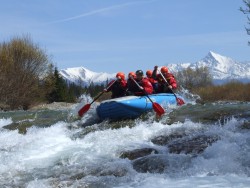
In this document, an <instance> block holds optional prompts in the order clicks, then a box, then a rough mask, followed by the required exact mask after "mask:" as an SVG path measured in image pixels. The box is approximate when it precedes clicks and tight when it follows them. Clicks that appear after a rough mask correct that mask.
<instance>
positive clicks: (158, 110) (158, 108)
mask: <svg viewBox="0 0 250 188" xmlns="http://www.w3.org/2000/svg"><path fill="white" fill-rule="evenodd" d="M130 78H131V79H132V80H133V81H134V83H135V84H136V85H137V86H138V87H139V88H141V86H140V85H139V84H138V83H137V82H136V81H135V79H134V78H133V77H132V76H130ZM143 91H144V93H145V95H146V96H147V98H148V99H149V100H150V102H151V103H152V105H153V109H154V111H155V112H156V113H157V115H158V116H162V115H163V114H164V113H165V110H164V109H163V108H162V107H161V105H159V104H158V103H156V102H153V101H152V99H150V97H149V96H148V93H147V92H146V91H145V90H144V89H143Z"/></svg>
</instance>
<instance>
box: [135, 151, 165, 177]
mask: <svg viewBox="0 0 250 188" xmlns="http://www.w3.org/2000/svg"><path fill="white" fill-rule="evenodd" d="M168 166H169V163H168V160H166V156H165V155H150V156H146V157H142V158H139V159H137V160H135V161H133V168H134V169H135V170H136V171H137V172H141V173H148V172H149V173H163V172H164V170H165V169H166V168H167V167H168Z"/></svg>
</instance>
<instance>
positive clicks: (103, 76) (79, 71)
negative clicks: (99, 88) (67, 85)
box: [59, 67, 116, 86]
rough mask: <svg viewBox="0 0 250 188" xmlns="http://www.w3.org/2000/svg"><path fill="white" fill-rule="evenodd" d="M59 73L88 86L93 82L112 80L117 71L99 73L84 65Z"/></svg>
mask: <svg viewBox="0 0 250 188" xmlns="http://www.w3.org/2000/svg"><path fill="white" fill-rule="evenodd" d="M59 73H60V74H61V75H62V77H63V78H64V79H65V80H67V81H69V82H74V83H76V84H79V85H82V86H86V85H87V86H88V85H89V84H90V83H91V82H93V83H95V84H103V83H106V82H107V80H109V81H110V80H111V79H114V78H115V75H116V74H115V73H114V74H108V73H103V72H101V73H97V72H93V71H90V70H88V69H86V68H84V67H75V68H67V69H63V70H61V71H60V72H59Z"/></svg>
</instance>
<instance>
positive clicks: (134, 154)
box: [120, 148, 159, 160]
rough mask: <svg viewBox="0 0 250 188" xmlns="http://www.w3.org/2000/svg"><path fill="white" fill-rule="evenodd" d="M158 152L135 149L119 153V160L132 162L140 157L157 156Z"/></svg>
mask: <svg viewBox="0 0 250 188" xmlns="http://www.w3.org/2000/svg"><path fill="white" fill-rule="evenodd" d="M158 153H159V152H158V151H157V150H156V149H153V148H142V149H135V150H132V151H124V152H122V153H121V155H120V158H123V159H124V158H128V159H129V160H134V159H137V158H140V157H144V156H147V155H150V154H158Z"/></svg>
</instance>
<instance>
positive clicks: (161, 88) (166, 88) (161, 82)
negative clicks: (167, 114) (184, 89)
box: [152, 66, 177, 93]
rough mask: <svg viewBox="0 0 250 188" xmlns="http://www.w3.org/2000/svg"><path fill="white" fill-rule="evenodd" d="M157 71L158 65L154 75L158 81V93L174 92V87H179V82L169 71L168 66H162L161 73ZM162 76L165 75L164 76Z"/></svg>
mask: <svg viewBox="0 0 250 188" xmlns="http://www.w3.org/2000/svg"><path fill="white" fill-rule="evenodd" d="M157 71H158V66H155V67H154V71H153V75H152V76H153V78H154V79H156V80H157V81H158V89H157V93H173V89H176V88H177V83H176V80H175V77H174V75H173V74H171V73H169V71H168V68H167V67H166V66H163V67H162V68H161V70H160V71H161V73H160V74H157ZM162 76H164V78H163V77H162ZM166 81H167V83H166Z"/></svg>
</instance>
